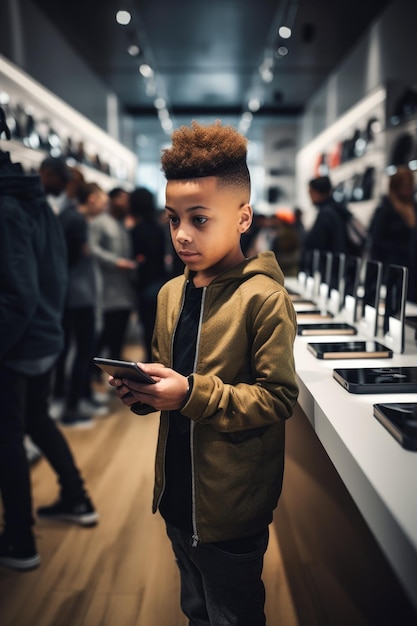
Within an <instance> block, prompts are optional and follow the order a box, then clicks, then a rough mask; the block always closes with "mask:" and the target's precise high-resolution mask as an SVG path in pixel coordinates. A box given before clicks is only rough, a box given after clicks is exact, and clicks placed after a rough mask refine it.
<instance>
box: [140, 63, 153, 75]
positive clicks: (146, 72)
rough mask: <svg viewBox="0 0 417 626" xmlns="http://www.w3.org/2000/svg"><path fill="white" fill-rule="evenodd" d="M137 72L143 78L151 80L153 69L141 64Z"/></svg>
mask: <svg viewBox="0 0 417 626" xmlns="http://www.w3.org/2000/svg"><path fill="white" fill-rule="evenodd" d="M139 72H140V73H141V74H142V76H143V77H144V78H151V77H152V76H153V69H152V68H151V66H150V65H148V64H147V63H142V65H140V66H139Z"/></svg>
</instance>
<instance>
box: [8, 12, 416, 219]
mask: <svg viewBox="0 0 417 626" xmlns="http://www.w3.org/2000/svg"><path fill="white" fill-rule="evenodd" d="M3 5H4V6H3V9H2V20H1V21H0V55H1V56H0V61H1V60H2V59H4V61H5V62H9V61H10V62H11V63H12V64H13V66H15V67H16V68H19V69H21V70H23V72H24V73H25V74H27V75H28V76H29V77H31V78H32V79H34V80H35V81H36V82H37V83H38V84H39V85H41V86H43V87H44V88H45V89H46V90H48V91H49V92H51V94H53V95H54V96H56V97H57V98H58V99H59V100H60V101H62V103H63V104H64V105H69V107H71V109H73V110H75V111H76V112H78V113H80V114H81V116H82V117H85V119H86V121H87V123H88V121H90V122H92V123H93V124H94V125H96V126H97V127H98V129H101V130H102V131H103V137H102V143H101V144H99V145H97V146H95V149H96V150H97V151H98V152H99V153H100V154H101V155H102V154H103V152H104V153H105V152H106V151H110V152H113V153H114V154H115V153H116V152H117V153H119V151H120V158H121V159H122V160H123V159H125V160H126V162H127V163H128V165H127V166H126V167H122V168H119V170H118V171H119V172H120V173H119V174H118V175H117V176H116V178H117V179H118V178H121V179H122V182H126V184H127V187H131V186H134V185H143V186H146V187H148V188H150V189H151V190H152V191H154V192H155V193H156V195H157V198H158V204H159V205H160V206H163V203H164V197H163V190H164V181H163V177H162V175H161V173H160V167H159V157H160V153H161V149H162V148H163V147H164V146H166V145H168V144H169V135H170V132H171V130H172V128H175V127H178V126H179V125H181V124H188V123H190V121H191V120H192V119H198V120H199V121H202V122H203V123H207V122H211V121H213V120H215V119H217V118H220V119H222V120H223V122H224V123H227V124H232V125H234V126H236V127H239V128H241V129H242V130H244V131H245V132H246V134H247V137H248V139H249V164H250V167H251V172H252V178H253V195H252V202H253V204H254V207H255V210H258V211H259V212H267V211H269V212H274V211H275V210H276V209H277V208H281V207H284V208H294V207H295V206H297V207H300V208H301V209H302V210H303V211H304V220H305V223H306V226H307V227H308V226H309V225H310V223H311V221H312V219H313V217H314V211H313V210H312V207H311V205H310V201H309V198H308V196H307V186H306V182H307V180H308V179H309V178H311V177H312V176H313V175H314V173H315V164H316V161H317V158H318V157H319V154H320V153H325V152H326V151H327V152H329V151H331V149H332V146H333V145H334V144H335V142H337V141H343V140H345V139H347V138H348V137H349V136H351V135H352V134H353V132H354V131H355V130H357V129H359V130H363V126H364V125H365V126H366V123H367V121H368V119H369V116H370V115H371V114H372V108H373V106H374V105H373V104H372V103H368V107H366V100H367V98H369V96H370V95H372V94H374V93H375V92H376V91H378V90H380V89H382V95H381V97H380V98H379V104H378V106H379V109H378V116H379V119H380V121H381V128H382V132H381V134H380V137H379V139H378V140H379V143H378V149H377V150H374V152H375V153H376V154H374V155H373V156H371V157H370V159H371V163H369V162H368V161H369V158H368V160H366V159H365V160H364V159H362V161H361V160H357V159H356V160H355V162H353V163H350V164H349V165H348V167H347V168H346V167H345V168H344V170H343V171H342V172H341V173H340V170H339V173H338V171H337V168H335V171H334V172H331V175H332V176H333V175H334V176H335V180H336V183H337V182H340V179H341V178H343V179H345V180H347V179H352V177H354V176H355V175H357V174H358V173H359V174H360V173H361V172H363V170H364V168H365V167H367V166H369V165H371V166H375V169H376V177H375V181H374V188H373V194H372V199H371V202H367V203H363V202H359V203H357V202H355V204H354V206H352V208H353V210H354V212H356V213H357V214H358V216H359V217H360V218H361V219H362V220H363V221H364V222H365V223H366V222H367V221H368V219H369V216H370V213H371V211H372V209H373V207H374V206H375V202H376V201H377V199H378V197H379V195H380V194H381V193H382V191H383V190H384V185H385V180H386V172H385V168H386V165H387V159H388V149H389V146H390V141H391V143H392V139H390V136H389V131H388V130H387V132H385V129H386V128H387V127H388V126H389V120H390V115H391V112H390V108H391V109H392V107H393V103H394V102H395V100H396V99H398V96H399V95H401V93H402V92H403V91H404V89H406V88H407V87H410V86H412V85H414V83H415V82H417V78H416V73H415V67H414V62H413V59H414V58H415V54H416V51H417V50H416V48H417V43H416V39H415V28H414V24H415V18H416V17H417V5H416V3H415V2H413V0H394V1H389V0H387V1H372V2H367V3H363V2H358V1H355V2H349V3H334V2H331V1H329V0H318V1H315V2H306V1H305V0H304V1H303V0H301V1H298V0H279V1H278V2H277V1H276V0H274V1H272V0H271V1H269V0H268V1H266V0H264V1H263V2H261V3H255V2H253V1H252V2H250V1H247V0H246V1H245V2H227V3H224V2H221V3H217V2H215V3H209V4H207V3H202V2H188V1H183V2H180V3H169V2H167V1H160V2H141V3H139V2H125V3H124V4H123V6H122V5H120V4H119V3H118V2H116V1H114V0H112V1H106V2H99V1H90V2H87V3H85V2H79V1H75V2H71V3H68V5H66V4H65V5H63V4H61V3H56V2H51V1H49V0H4V3H3ZM118 9H129V11H130V12H131V15H132V20H131V23H130V24H129V25H127V26H122V25H120V24H117V23H116V20H115V14H116V12H117V10H118ZM283 21H287V22H288V23H290V22H292V24H291V26H292V27H293V34H292V37H291V38H290V39H288V40H284V39H282V38H280V37H279V36H277V28H278V26H279V25H280V24H282V22H283ZM132 43H135V44H137V45H138V46H140V50H141V52H140V54H139V55H138V56H136V57H135V56H131V55H129V54H128V52H127V48H128V45H130V44H132ZM283 45H284V46H286V47H287V49H288V54H286V55H280V54H279V53H278V52H277V50H278V48H279V47H280V46H283ZM142 63H149V65H151V66H153V68H154V71H155V74H154V76H153V77H151V80H149V79H144V78H143V77H142V76H141V74H140V73H139V71H138V67H139V65H140V64H142ZM0 70H1V66H0ZM264 71H265V72H266V75H268V73H269V76H270V77H269V78H267V79H266V81H265V80H264V79H263V78H262V76H261V74H262V73H263V72H264ZM1 78H2V72H1V71H0V79H1ZM3 78H5V77H4V76H3ZM2 82H3V83H4V85H3V88H4V86H5V85H7V80H5V81H4V80H2ZM17 82H19V80H18V79H17ZM0 85H1V83H0ZM15 87H16V86H15ZM32 96H34V92H33V91H31V90H30V88H28V89H27V90H26V92H22V93H21V94H20V96H19V93H18V91H17V95H16V98H17V99H18V98H19V97H20V99H21V101H22V104H23V106H25V107H29V108H32V109H33V110H34V111H35V112H36V111H37V110H38V118H39V117H41V118H42V117H43V119H45V117H47V118H48V120H50V119H51V115H53V114H54V112H55V109H54V112H53V113H52V114H51V112H50V111H48V110H46V111H42V106H43V102H42V101H39V99H37V98H36V97H32ZM158 96H160V97H163V98H164V100H165V101H166V112H167V114H168V124H171V127H170V126H168V129H167V130H166V131H164V130H163V128H162V125H161V120H160V119H159V118H158V115H157V112H158V111H157V109H156V108H155V106H154V104H153V102H154V100H155V99H156V98H157V97H158ZM256 98H257V99H259V100H260V103H261V104H260V107H259V109H258V110H253V112H252V113H251V111H250V109H249V107H248V105H249V102H250V101H252V103H253V100H254V99H256ZM41 100H42V98H41ZM363 101H365V109H364V110H361V109H360V108H359V109H358V110H357V111H356V113H354V114H353V118H352V117H350V118H349V114H350V112H351V111H352V109H355V107H357V105H358V103H360V102H363ZM254 106H255V107H256V104H255V105H254ZM58 108H59V107H58ZM67 113H68V111H67V109H65V108H64V109H63V110H62V111H61V112H59V113H57V115H56V118H59V119H56V118H55V119H52V124H53V125H55V127H58V126H59V124H60V123H61V124H64V125H65V124H66V122H67V119H69V116H68V114H67ZM248 113H250V114H251V115H252V119H251V121H250V122H249V123H248V122H247V118H248V116H247V114H248ZM48 116H49V117H48ZM74 124H75V126H74V125H73V126H72V127H71V125H70V127H69V130H68V131H67V132H69V133H70V134H71V133H72V134H73V136H76V135H77V133H78V135H79V137H80V140H81V141H84V140H86V141H84V144H86V145H87V146H88V142H89V138H91V137H89V136H88V132H86V133H85V136H83V125H84V123H82V124H80V122H79V121H78V122H76V121H75V122H74ZM90 130H91V129H90ZM394 131H395V129H394ZM63 132H65V131H63ZM106 144H108V145H106ZM123 149H124V151H123ZM38 152H39V155H38V156H37V157H36V158H35V157H32V158H33V159H34V165H36V163H37V162H39V160H41V158H42V156H43V153H42V152H41V151H38ZM128 152H129V153H130V154H128ZM112 178H113V177H112ZM126 179H127V180H126ZM98 182H101V183H102V184H103V185H104V186H105V187H106V186H107V187H111V186H112V185H113V183H114V182H116V181H114V180H113V179H112V180H106V179H105V178H103V177H102V178H100V180H99V181H98Z"/></svg>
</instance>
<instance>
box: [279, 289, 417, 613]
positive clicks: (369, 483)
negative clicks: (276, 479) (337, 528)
mask: <svg viewBox="0 0 417 626" xmlns="http://www.w3.org/2000/svg"><path fill="white" fill-rule="evenodd" d="M286 285H287V286H288V287H289V288H291V289H294V290H296V288H297V283H296V279H293V280H292V279H290V280H287V282H286ZM407 306H408V313H409V314H413V315H415V314H416V307H415V306H414V305H411V304H410V305H407ZM336 319H337V318H335V321H336ZM304 321H305V320H303V323H304ZM315 321H316V320H315ZM339 339H340V340H341V341H342V340H346V337H340V338H339V337H332V338H331V341H338V340H339ZM350 339H351V340H356V339H358V340H360V339H364V337H362V336H361V335H360V332H359V331H358V335H357V336H355V337H350ZM326 340H328V339H327V338H325V337H300V336H297V338H296V341H295V348H294V350H295V363H296V370H297V376H298V383H299V387H300V395H299V400H298V402H299V405H300V407H301V408H302V409H303V411H304V413H305V414H306V416H307V418H308V420H309V421H310V423H311V425H312V427H313V429H314V431H315V433H316V435H317V437H318V438H319V440H320V442H321V443H322V445H323V447H324V448H325V450H326V452H327V454H328V455H329V457H330V459H331V461H332V463H333V464H334V466H335V468H336V470H337V472H338V473H339V475H340V477H341V479H342V481H343V482H344V484H345V485H346V487H347V489H348V491H349V492H350V494H351V496H352V498H353V500H354V501H355V503H356V505H357V506H358V508H359V510H360V512H361V514H362V515H363V517H364V519H365V520H366V522H367V524H368V525H369V528H370V529H371V531H372V533H373V534H374V536H375V538H376V539H377V541H378V543H379V545H380V547H381V548H382V551H383V553H384V554H385V556H386V557H387V559H388V561H389V563H390V564H391V566H392V568H393V570H394V571H395V573H396V575H397V576H398V579H399V581H400V582H401V584H402V585H403V587H404V589H405V591H406V593H407V594H408V596H409V598H410V600H411V601H412V603H413V604H414V606H415V607H416V608H417V489H416V479H417V452H412V451H408V450H406V449H404V448H403V447H402V446H401V445H400V444H399V443H398V442H397V441H396V440H395V439H394V437H393V436H392V435H391V434H390V433H389V432H388V431H387V430H386V429H385V428H384V427H383V426H382V425H381V424H380V422H378V421H377V419H376V418H375V417H374V416H373V404H375V403H384V402H417V394H404V393H401V394H385V393H384V394H379V393H378V394H369V395H367V394H366V395H356V394H352V393H349V392H347V391H346V390H345V389H344V388H343V387H342V386H341V385H340V384H339V383H338V382H336V380H334V378H333V375H332V373H333V369H334V368H337V367H387V366H391V365H392V366H410V365H414V366H417V345H416V343H415V330H413V329H411V328H408V327H407V330H406V341H405V351H404V353H403V354H394V356H393V358H391V359H340V360H334V359H332V360H331V361H325V360H319V359H316V358H315V357H314V356H313V355H312V354H311V353H310V352H309V351H308V350H307V345H306V344H307V343H309V342H312V341H326ZM378 341H380V342H381V343H383V340H382V339H381V338H379V339H378Z"/></svg>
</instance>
